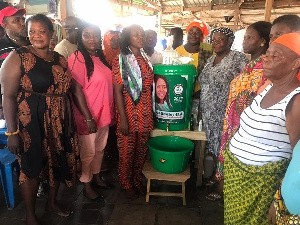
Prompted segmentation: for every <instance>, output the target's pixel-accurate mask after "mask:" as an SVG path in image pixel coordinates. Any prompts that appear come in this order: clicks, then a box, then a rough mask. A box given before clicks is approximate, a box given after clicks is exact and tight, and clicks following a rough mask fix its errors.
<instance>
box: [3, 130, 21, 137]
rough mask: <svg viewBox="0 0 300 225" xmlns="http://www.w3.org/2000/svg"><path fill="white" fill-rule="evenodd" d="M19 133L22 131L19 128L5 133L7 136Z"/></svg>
mask: <svg viewBox="0 0 300 225" xmlns="http://www.w3.org/2000/svg"><path fill="white" fill-rule="evenodd" d="M18 133H20V130H19V129H18V130H16V131H15V132H5V135H6V136H13V135H16V134H18Z"/></svg>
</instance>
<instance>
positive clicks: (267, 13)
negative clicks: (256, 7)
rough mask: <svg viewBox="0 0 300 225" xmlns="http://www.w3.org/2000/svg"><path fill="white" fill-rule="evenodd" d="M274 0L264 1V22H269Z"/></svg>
mask: <svg viewBox="0 0 300 225" xmlns="http://www.w3.org/2000/svg"><path fill="white" fill-rule="evenodd" d="M273 3H274V0H266V4H265V21H267V22H270V21H271V10H272V7H273Z"/></svg>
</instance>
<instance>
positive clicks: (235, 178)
mask: <svg viewBox="0 0 300 225" xmlns="http://www.w3.org/2000/svg"><path fill="white" fill-rule="evenodd" d="M289 162H290V160H287V159H285V160H281V161H278V162H272V163H267V164H265V165H263V166H254V165H247V164H244V163H242V162H241V161H240V160H238V159H237V158H236V157H235V156H234V155H233V154H232V153H231V152H230V151H229V149H228V145H227V147H226V148H225V158H224V178H225V179H224V214H225V216H224V217H225V220H224V224H226V225H228V224H232V225H268V212H269V208H270V206H271V203H272V202H273V196H274V194H275V193H276V190H277V189H278V187H279V185H280V182H281V180H282V178H283V177H284V174H285V171H286V169H287V167H288V165H289Z"/></svg>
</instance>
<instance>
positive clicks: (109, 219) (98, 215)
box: [0, 161, 224, 225]
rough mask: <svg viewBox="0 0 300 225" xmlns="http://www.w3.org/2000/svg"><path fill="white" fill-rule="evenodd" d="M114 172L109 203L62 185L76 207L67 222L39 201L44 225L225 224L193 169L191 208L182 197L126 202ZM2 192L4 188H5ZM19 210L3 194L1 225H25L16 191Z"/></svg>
mask: <svg viewBox="0 0 300 225" xmlns="http://www.w3.org/2000/svg"><path fill="white" fill-rule="evenodd" d="M111 164H112V169H111V170H110V171H108V172H105V173H104V176H105V177H106V178H107V179H110V180H111V181H114V183H115V185H116V187H115V188H114V189H112V190H102V189H99V191H101V193H102V194H103V195H104V196H105V199H106V203H105V204H98V203H93V202H91V201H89V200H88V199H86V198H85V197H84V196H83V194H82V191H83V185H82V184H80V183H77V184H76V185H75V186H74V187H72V188H67V187H65V186H64V185H61V187H60V190H59V194H58V199H59V200H60V201H61V202H62V203H64V204H68V205H73V208H74V214H72V215H71V216H70V217H67V218H63V217H60V216H58V215H56V214H54V213H49V212H46V211H45V209H44V206H45V203H46V199H47V194H45V195H44V196H42V197H40V198H38V200H37V205H36V212H37V215H38V217H39V218H40V220H41V224H42V225H87V224H90V225H94V224H98V225H104V224H105V225H221V224H224V219H223V213H224V209H223V207H222V206H220V202H211V201H208V200H206V199H205V197H204V196H205V195H206V194H207V193H209V191H210V190H209V189H208V188H206V187H204V186H203V187H200V188H197V187H196V186H195V175H196V170H195V169H193V168H192V176H191V178H190V179H189V180H188V181H187V183H186V196H187V205H186V206H182V199H181V198H178V197H159V196H150V202H149V203H146V202H145V197H140V198H139V199H137V200H135V201H131V200H129V199H127V198H126V196H125V194H124V192H123V191H122V190H121V189H120V186H119V185H118V182H117V162H116V161H112V162H111ZM151 188H152V189H151V190H154V191H177V190H178V192H180V190H181V186H180V185H174V184H173V183H165V182H162V181H154V182H152V183H151ZM1 190H2V187H1ZM15 195H16V207H15V209H14V210H7V208H6V204H5V200H4V196H3V192H2V191H0V224H1V225H21V224H25V223H24V217H25V209H24V202H23V201H22V199H21V196H20V189H19V187H18V186H17V187H16V190H15Z"/></svg>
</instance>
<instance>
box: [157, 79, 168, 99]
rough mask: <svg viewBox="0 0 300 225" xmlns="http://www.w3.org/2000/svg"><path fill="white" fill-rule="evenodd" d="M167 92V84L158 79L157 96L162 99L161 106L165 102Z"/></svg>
mask: <svg viewBox="0 0 300 225" xmlns="http://www.w3.org/2000/svg"><path fill="white" fill-rule="evenodd" d="M167 92H168V88H167V84H166V82H165V81H164V80H163V79H162V78H158V79H157V81H156V95H157V97H158V98H159V99H160V103H161V104H162V103H163V102H164V99H165V97H166V94H167Z"/></svg>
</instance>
